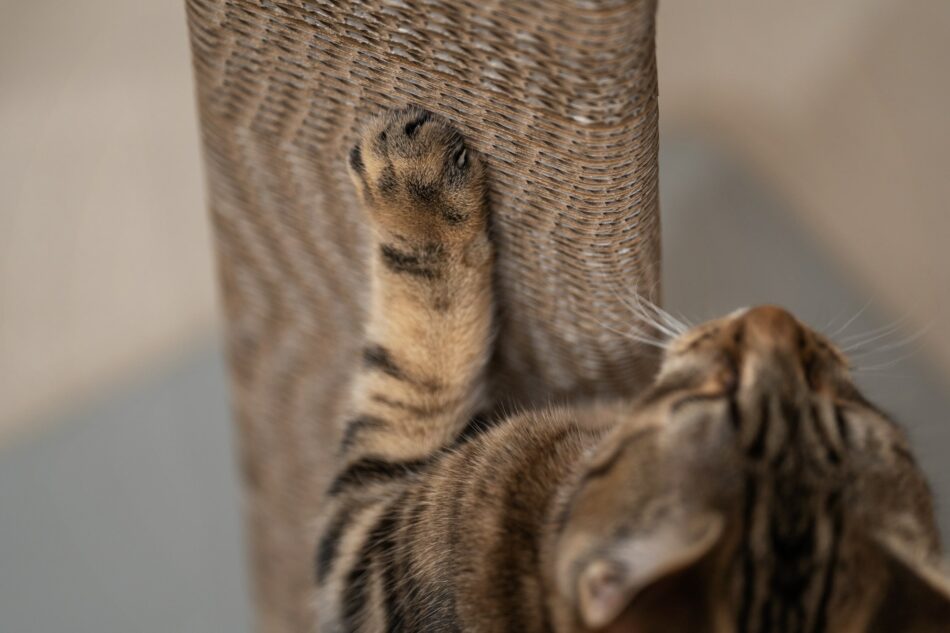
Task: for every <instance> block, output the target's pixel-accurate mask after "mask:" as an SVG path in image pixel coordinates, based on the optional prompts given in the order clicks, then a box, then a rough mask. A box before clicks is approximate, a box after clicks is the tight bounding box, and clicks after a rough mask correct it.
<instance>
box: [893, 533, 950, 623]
mask: <svg viewBox="0 0 950 633" xmlns="http://www.w3.org/2000/svg"><path fill="white" fill-rule="evenodd" d="M876 541H877V543H878V545H879V546H880V547H881V550H882V551H883V553H884V557H885V559H886V561H887V565H888V568H889V570H890V576H891V580H890V585H889V588H888V591H887V594H886V595H885V598H884V600H883V602H882V603H881V607H880V609H879V610H878V615H877V617H876V618H875V620H874V626H875V628H874V631H875V632H879V633H884V632H890V631H902V633H940V632H944V633H945V632H946V631H950V573H948V569H947V566H946V564H945V563H943V562H941V561H940V560H938V559H935V558H934V556H933V555H932V554H929V553H926V552H920V551H917V550H916V549H915V548H914V547H912V546H910V545H909V544H908V543H907V542H906V541H905V540H903V539H901V538H898V537H894V536H887V535H885V536H880V537H878V538H877V539H876Z"/></svg>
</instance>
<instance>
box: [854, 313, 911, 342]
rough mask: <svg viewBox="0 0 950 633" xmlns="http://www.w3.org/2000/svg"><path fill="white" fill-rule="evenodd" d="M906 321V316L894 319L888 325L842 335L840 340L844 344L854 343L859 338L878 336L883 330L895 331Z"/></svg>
mask: <svg viewBox="0 0 950 633" xmlns="http://www.w3.org/2000/svg"><path fill="white" fill-rule="evenodd" d="M905 321H906V317H901V318H899V319H895V320H894V321H892V322H891V323H888V324H887V325H882V326H881V327H876V328H874V329H871V330H868V331H866V332H860V333H858V334H851V335H850V336H843V337H841V339H840V341H839V342H840V343H842V344H844V345H853V344H855V343H856V342H857V341H859V340H862V339H867V338H870V337H872V336H876V335H878V334H880V333H881V332H893V331H894V330H897V329H899V328H900V327H901V326H902V325H903V324H904V322H905Z"/></svg>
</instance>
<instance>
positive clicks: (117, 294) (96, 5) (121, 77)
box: [0, 0, 215, 442]
mask: <svg viewBox="0 0 950 633" xmlns="http://www.w3.org/2000/svg"><path fill="white" fill-rule="evenodd" d="M0 16H2V19H0V139H2V141H0V143H2V144H0V442H2V441H4V440H5V439H8V438H9V437H11V436H12V435H13V434H15V433H17V432H18V431H21V430H23V429H24V428H26V425H27V424H28V423H29V422H30V421H32V420H35V419H42V418H46V417H48V416H50V415H53V414H55V413H56V412H57V411H59V410H62V409H63V408H65V407H68V406H72V405H74V404H75V403H76V402H78V401H81V400H82V399H84V398H87V397H90V396H91V395H94V394H95V393H97V392H98V391H100V390H101V389H103V388H105V387H106V386H107V385H110V384H112V383H113V382H115V381H121V380H123V379H124V378H125V377H127V376H129V375H130V374H134V373H136V372H138V371H142V370H144V368H145V367H147V366H148V365H149V364H151V363H152V362H154V361H156V360H158V359H161V358H163V357H167V356H170V355H173V354H174V353H175V351H176V350H180V349H181V348H182V347H183V346H184V345H187V342H188V341H189V340H191V339H192V338H193V337H194V336H195V335H196V333H197V332H199V331H202V330H204V331H207V329H208V328H209V327H211V325H212V324H213V323H214V321H215V294H214V287H213V283H212V281H213V272H212V270H213V266H212V261H211V257H210V253H211V251H210V248H209V244H210V241H209V240H210V238H209V230H208V226H207V222H206V215H205V212H204V209H203V193H202V182H201V172H200V162H199V156H198V142H197V130H196V125H195V120H194V114H193V111H194V108H193V97H192V87H191V77H190V65H189V64H190V61H189V53H188V48H187V40H186V30H185V17H184V9H183V2H182V1H181V0H162V1H160V2H122V1H120V0H84V1H83V2H61V1H57V0H31V1H30V2H14V1H12V0H10V1H6V2H3V3H2V8H0Z"/></svg>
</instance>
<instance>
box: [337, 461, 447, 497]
mask: <svg viewBox="0 0 950 633" xmlns="http://www.w3.org/2000/svg"><path fill="white" fill-rule="evenodd" d="M434 461H435V457H434V456H432V457H426V458H422V459H409V460H404V461H387V460H385V459H380V458H378V457H366V458H363V459H360V460H357V461H355V462H353V463H352V464H350V465H349V466H347V468H346V469H345V470H344V471H343V472H341V473H340V474H339V475H337V477H336V479H334V480H333V483H332V484H331V485H330V490H329V491H328V494H329V495H330V496H334V495H338V494H340V493H341V492H343V491H344V490H346V489H347V488H350V487H352V486H362V485H366V484H370V483H380V482H385V481H391V480H396V479H400V478H402V477H409V476H411V475H415V474H416V473H419V472H421V471H423V470H424V469H426V468H427V467H428V466H429V465H430V464H432V463H433V462H434Z"/></svg>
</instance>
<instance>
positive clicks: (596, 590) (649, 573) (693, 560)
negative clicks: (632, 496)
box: [575, 514, 724, 633]
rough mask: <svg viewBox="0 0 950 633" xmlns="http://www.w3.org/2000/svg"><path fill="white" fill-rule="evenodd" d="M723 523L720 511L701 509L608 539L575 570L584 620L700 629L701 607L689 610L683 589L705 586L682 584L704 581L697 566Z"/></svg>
mask: <svg viewBox="0 0 950 633" xmlns="http://www.w3.org/2000/svg"><path fill="white" fill-rule="evenodd" d="M723 526H724V521H723V519H722V517H721V516H719V515H716V514H701V515H697V516H694V517H692V518H691V519H688V520H684V521H681V522H677V523H676V524H675V525H674V526H671V525H664V526H658V527H657V529H656V530H654V531H651V532H644V533H638V534H632V535H628V536H625V537H622V538H620V539H618V540H617V541H616V542H614V543H611V544H609V545H608V546H607V547H606V548H605V549H604V550H603V551H602V553H599V554H598V555H596V556H594V557H592V558H591V559H590V560H589V561H587V562H586V563H585V564H584V565H583V567H582V568H581V570H580V572H579V573H578V575H577V580H576V585H575V589H576V608H577V610H578V614H579V616H580V619H581V621H582V622H583V623H584V626H586V627H587V628H588V629H592V630H596V631H604V632H606V633H610V632H612V631H631V630H635V631H653V630H657V631H660V630H664V631H671V630H690V631H700V630H702V629H701V628H697V627H702V626H704V625H702V624H700V622H701V621H702V618H704V617H705V614H704V613H703V610H702V609H701V608H695V607H698V605H692V607H694V608H693V610H692V613H690V612H689V609H686V610H684V609H683V604H682V596H683V595H694V596H696V595H697V594H698V593H702V588H701V587H695V588H694V591H687V592H685V593H684V592H683V591H682V589H683V587H681V586H680V585H682V584H684V583H686V584H690V583H701V579H699V578H698V576H697V574H696V573H693V572H695V571H696V567H697V566H698V565H699V564H700V562H701V561H702V560H703V559H704V558H705V557H706V555H707V554H709V553H710V552H711V551H712V550H713V548H714V547H715V546H716V544H717V543H718V542H719V541H720V538H721V537H722V534H723ZM668 595H672V596H675V599H674V600H672V601H670V600H667V599H666V597H667V596H668ZM684 617H686V618H695V623H692V624H690V622H693V620H692V619H690V620H689V622H687V621H684V620H683V618H684ZM683 626H687V628H685V629H684V628H682V627H683ZM657 627H660V628H657ZM671 627H672V628H671Z"/></svg>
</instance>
